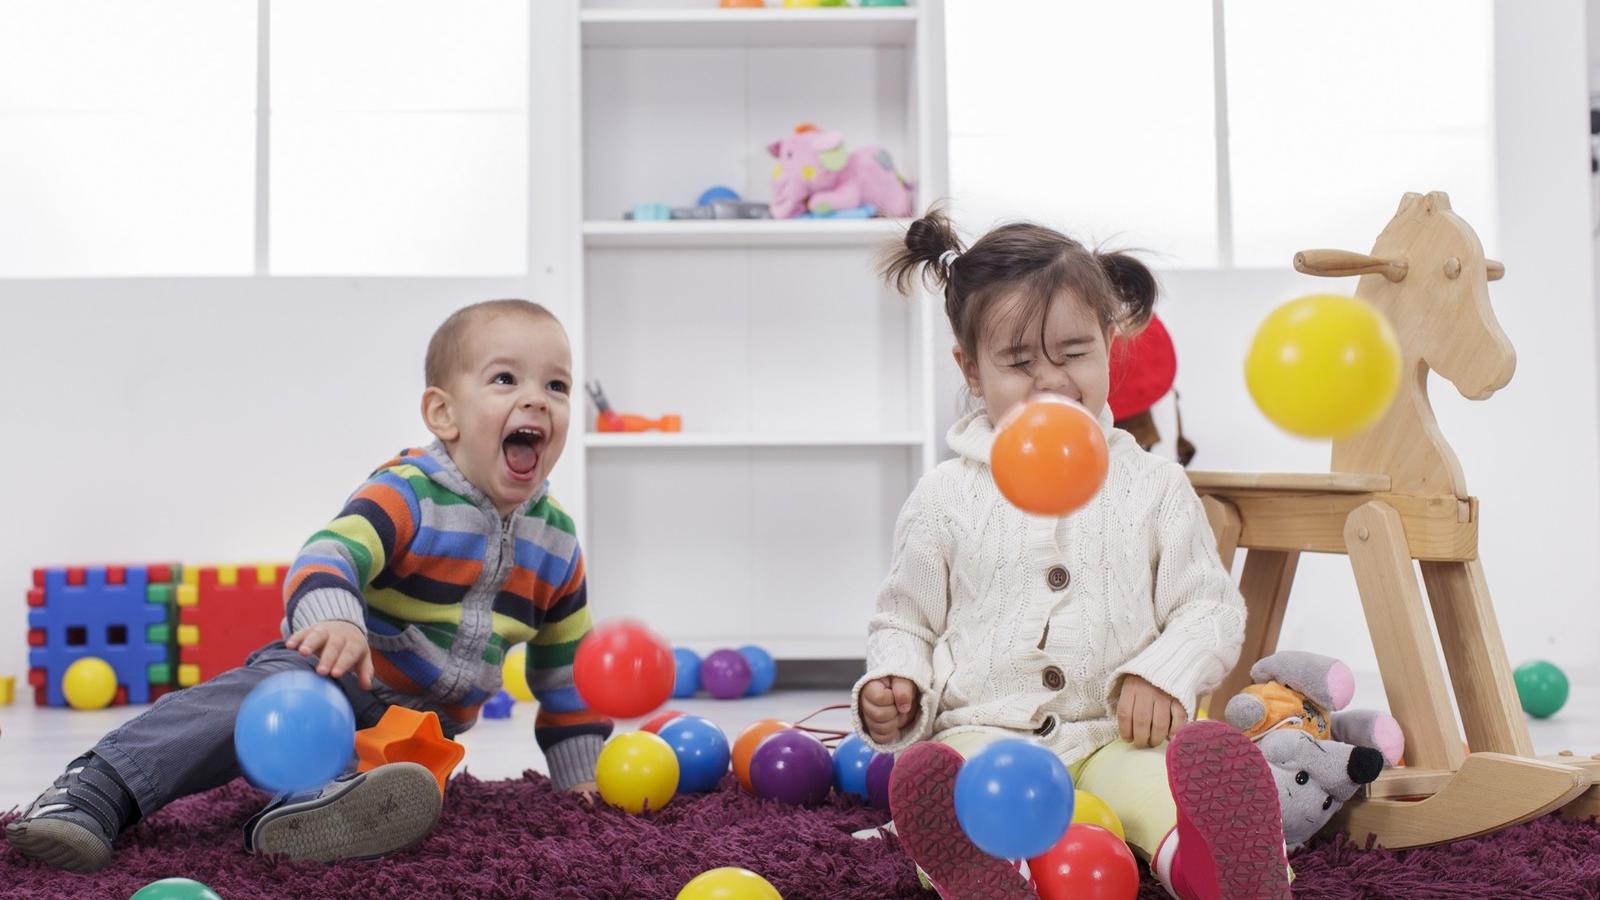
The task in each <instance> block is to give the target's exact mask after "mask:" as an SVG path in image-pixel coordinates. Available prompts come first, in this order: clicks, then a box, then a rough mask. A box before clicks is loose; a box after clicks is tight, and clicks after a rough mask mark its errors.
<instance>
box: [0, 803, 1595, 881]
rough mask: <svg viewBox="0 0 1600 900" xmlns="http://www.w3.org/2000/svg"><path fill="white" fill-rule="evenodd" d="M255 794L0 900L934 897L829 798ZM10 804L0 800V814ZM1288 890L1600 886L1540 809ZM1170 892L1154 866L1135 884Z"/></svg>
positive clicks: (1330, 846) (1580, 837) (31, 869)
mask: <svg viewBox="0 0 1600 900" xmlns="http://www.w3.org/2000/svg"><path fill="white" fill-rule="evenodd" d="M264 800H265V796H264V795H262V794H260V793H258V792H256V791H255V790H253V789H252V788H250V787H249V786H248V785H246V784H245V783H244V782H242V781H236V782H234V783H233V784H230V785H227V786H225V787H221V788H218V789H217V790H215V791H211V792H209V793H206V794H201V795H197V796H194V797H189V798H187V799H184V800H180V801H178V802H177V803H174V804H172V805H171V806H170V807H168V808H167V809H165V810H162V811H161V812H160V813H158V814H157V815H155V816H153V817H151V818H150V819H149V820H148V821H146V822H143V823H141V824H140V825H139V826H138V827H136V828H134V829H133V830H132V831H130V832H129V833H128V834H126V835H124V836H123V837H122V839H121V840H120V841H118V844H117V857H116V861H115V862H114V863H113V864H112V865H111V866H110V867H109V868H108V869H106V870H105V871H102V872H98V873H96V874H94V875H72V874H68V873H65V872H59V871H56V870H53V869H48V868H44V867H41V866H38V865H34V864H32V863H28V862H26V861H24V860H23V859H22V858H21V857H20V856H19V855H18V854H17V853H16V852H15V851H13V850H12V849H11V848H10V847H9V846H6V845H4V844H3V843H0V894H3V896H5V897H8V898H74V900H78V898H86V897H108V898H126V897H128V896H129V895H130V894H132V893H133V892H134V891H136V890H138V889H139V888H140V887H142V886H144V885H145V884H148V883H149V882H151V881H155V880H157V879H160V878H170V877H175V876H181V877H185V878H193V879H195V880H196V881H200V882H203V883H205V884H208V885H210V886H211V887H212V888H213V889H214V890H216V891H217V893H219V894H221V895H222V896H223V897H224V898H226V900H244V898H255V897H274V898H277V897H295V898H303V900H317V898H339V900H346V898H359V897H381V898H385V900H400V898H409V897H428V898H445V897H473V898H510V897H534V898H547V897H548V898H559V900H612V898H615V900H622V898H628V900H635V898H667V900H670V898H672V897H673V896H674V895H675V894H676V893H677V891H678V888H680V887H681V886H682V885H683V884H684V883H685V882H686V881H688V880H689V879H690V878H692V877H693V876H695V875H697V874H699V873H700V872H703V871H705V870H707V869H713V868H716V867H718V866H743V867H745V868H748V869H752V870H754V871H756V872H759V873H761V874H762V875H764V876H765V877H766V878H767V879H768V880H770V881H771V882H772V883H773V884H774V885H775V886H776V887H777V888H778V890H779V892H781V893H782V894H783V896H784V897H785V898H786V900H806V898H818V900H823V898H825V900H901V898H904V900H930V898H931V897H932V895H931V894H927V893H924V892H922V891H921V890H919V889H918V887H917V876H916V871H915V869H914V867H913V866H912V864H911V861H910V860H909V859H908V858H907V857H906V856H905V855H904V854H903V853H902V852H901V851H900V849H899V846H898V844H897V843H896V842H895V841H894V840H893V839H892V838H891V839H886V840H884V841H862V840H857V839H855V838H853V837H851V832H853V831H856V830H858V829H862V828H867V827H871V826H873V825H877V824H880V823H881V822H882V821H883V816H882V815H881V814H879V813H876V812H873V811H872V810H869V809H863V808H861V807H859V806H855V805H851V804H848V803H846V802H845V801H843V800H840V799H839V798H837V797H835V798H832V799H830V800H829V802H828V803H827V804H826V805H824V806H821V807H817V808H813V809H798V808H795V807H789V806H781V805H779V804H776V803H772V802H768V801H760V800H755V799H753V798H750V797H747V796H745V795H743V794H741V793H740V792H739V791H738V789H737V787H736V786H735V783H734V781H733V779H732V778H731V777H729V778H728V779H726V780H724V782H723V784H722V786H721V788H720V789H719V790H718V791H716V792H715V793H711V794H705V795H693V796H689V797H680V798H678V799H676V800H674V801H673V802H672V804H671V805H669V806H668V807H667V808H666V809H665V810H663V811H662V812H661V813H659V814H656V815H652V816H644V817H640V816H629V815H626V814H624V813H621V812H619V811H617V810H614V809H610V808H608V807H604V806H602V805H598V804H597V805H595V806H593V807H591V806H590V805H589V804H588V803H587V802H586V801H585V800H583V799H582V798H580V797H576V796H572V795H568V794H560V793H557V792H556V791H554V790H553V789H552V788H551V787H550V782H549V781H548V780H546V779H545V778H544V777H543V776H540V775H536V774H533V773H528V774H525V775H524V776H523V777H522V778H521V779H519V780H514V781H479V780H478V779H476V778H473V777H472V776H471V775H461V776H458V777H457V778H456V779H455V780H454V781H452V782H451V787H450V794H449V797H448V799H447V802H446V804H445V811H444V817H443V819H441V820H440V822H439V826H438V828H436V829H435V830H434V833H433V835H432V836H431V837H430V838H429V839H428V840H427V841H425V842H423V843H422V844H421V845H419V846H418V847H415V848H413V849H411V850H409V851H406V852H405V853H402V854H399V855H397V856H394V857H390V858H388V859H384V860H381V861H376V862H347V863H339V864H336V865H331V866H323V865H314V864H294V863H289V862H284V861H282V860H269V859H262V858H259V857H252V856H247V855H245V854H244V853H243V852H242V850H241V849H240V836H239V827H240V825H242V824H243V822H244V820H245V819H247V818H248V817H249V816H250V815H251V814H252V813H253V812H255V810H256V809H257V808H258V807H259V806H260V805H261V803H262V802H264ZM12 818H14V814H7V815H4V816H0V825H3V824H4V823H5V822H7V821H9V820H10V819H12ZM1293 863H1294V867H1295V871H1296V873H1297V874H1298V880H1297V881H1296V882H1295V891H1294V892H1295V895H1296V896H1297V897H1305V898H1315V900H1345V898H1397V900H1398V898H1406V900H1419V898H1434V897H1438V898H1444V897H1452V898H1485V900H1487V898H1495V900H1507V898H1530V900H1531V898H1539V900H1552V898H1600V826H1597V825H1595V824H1593V823H1587V822H1570V821H1564V820H1562V819H1558V818H1554V817H1551V818H1546V819H1541V820H1539V821H1536V822H1532V823H1529V824H1527V825H1523V826H1521V827H1519V828H1515V829H1511V830H1509V831H1506V832H1503V833H1501V834H1498V835H1494V836H1491V837H1488V838H1483V839H1480V840H1475V841H1464V842H1461V843H1458V844H1455V845H1452V846H1449V847H1437V848H1430V849H1425V850H1415V851H1411V852H1409V853H1389V852H1387V851H1382V850H1373V851H1364V850H1358V849H1357V848H1355V847H1354V846H1353V845H1351V844H1350V842H1348V841H1346V840H1344V839H1342V838H1335V839H1333V840H1331V841H1328V842H1325V843H1322V844H1320V845H1318V846H1316V847H1313V848H1311V849H1309V850H1306V851H1304V852H1302V853H1299V854H1297V855H1296V856H1295V857H1294V860H1293ZM1163 896H1165V895H1164V893H1163V892H1162V891H1161V890H1160V888H1158V887H1156V886H1155V885H1154V884H1153V883H1151V882H1150V881H1149V880H1148V878H1147V880H1146V883H1145V885H1144V889H1143V890H1142V891H1141V892H1140V894H1139V897H1140V900H1158V898H1161V897H1163Z"/></svg>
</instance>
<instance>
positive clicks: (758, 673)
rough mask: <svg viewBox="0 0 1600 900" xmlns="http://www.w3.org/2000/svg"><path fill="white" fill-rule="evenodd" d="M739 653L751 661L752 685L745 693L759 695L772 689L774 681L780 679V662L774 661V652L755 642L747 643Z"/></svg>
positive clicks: (748, 695) (747, 660)
mask: <svg viewBox="0 0 1600 900" xmlns="http://www.w3.org/2000/svg"><path fill="white" fill-rule="evenodd" d="M739 655H740V656H743V657H744V658H745V661H746V662H748V663H750V686H749V687H747V688H745V689H744V695H745V696H746V697H759V696H761V695H762V694H765V693H766V692H767V691H770V690H772V683H773V682H774V681H777V680H778V664H777V663H775V662H773V661H772V654H771V653H768V652H767V651H765V650H763V649H761V648H760V647H757V646H756V645H755V644H745V645H744V646H743V647H740V648H739Z"/></svg>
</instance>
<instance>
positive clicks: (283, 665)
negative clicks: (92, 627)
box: [93, 641, 388, 816]
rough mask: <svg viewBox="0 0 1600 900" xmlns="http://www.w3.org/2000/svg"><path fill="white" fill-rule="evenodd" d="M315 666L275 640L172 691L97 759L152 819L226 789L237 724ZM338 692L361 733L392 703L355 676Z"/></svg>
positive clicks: (113, 736)
mask: <svg viewBox="0 0 1600 900" xmlns="http://www.w3.org/2000/svg"><path fill="white" fill-rule="evenodd" d="M316 666H317V664H316V662H315V661H314V660H312V659H308V658H306V657H304V656H301V655H300V653H299V651H296V650H290V649H288V648H287V647H285V646H284V645H283V642H282V641H275V642H273V643H271V644H268V645H267V646H265V647H262V648H261V649H260V650H257V651H256V652H254V653H252V654H250V658H249V659H247V660H245V664H244V665H242V666H240V667H239V668H237V669H230V670H228V671H226V672H223V673H222V674H221V675H218V676H216V677H215V678H212V679H211V680H209V681H203V682H201V683H200V684H197V685H195V686H194V687H189V688H184V689H183V690H181V691H173V692H172V693H170V694H167V695H166V696H164V697H162V698H161V699H160V700H157V701H156V702H155V705H154V706H151V707H150V708H149V709H147V710H145V711H144V712H142V713H140V714H139V715H138V716H136V717H135V718H133V719H130V720H128V721H127V722H125V723H123V725H122V727H121V728H118V729H117V730H115V731H113V732H111V733H110V734H108V735H106V736H105V737H103V738H101V739H100V743H98V744H96V745H95V747H94V751H93V752H94V755H96V756H98V757H100V758H101V759H103V760H105V761H106V763H108V764H109V765H110V766H111V767H112V768H113V769H115V770H116V771H117V775H118V777H120V778H121V779H122V783H123V784H125V785H127V786H128V790H130V791H132V792H133V798H134V800H135V801H136V802H137V803H138V804H139V813H140V815H142V816H148V815H151V814H152V813H154V812H155V811H156V810H158V809H160V808H161V807H163V806H166V805H167V804H168V803H171V802H172V801H174V800H176V799H178V798H179V797H187V796H188V795H190V794H197V793H199V792H201V791H206V790H210V789H211V788H214V787H218V786H220V785H224V784H227V783H228V782H230V781H232V780H233V779H235V778H238V777H239V775H240V774H241V773H240V771H239V760H238V758H237V757H236V756H235V755H234V752H233V720H234V718H235V717H236V716H237V715H238V712H239V705H240V704H241V703H243V702H244V698H245V696H246V695H247V694H249V693H250V691H251V689H253V688H254V687H255V686H256V685H258V684H260V683H261V682H262V681H263V680H264V679H266V678H267V677H268V676H270V675H276V674H278V673H279V672H294V671H315V670H316ZM339 687H340V688H342V689H343V690H344V695H345V697H347V698H349V700H350V708H351V709H352V710H354V712H355V718H356V728H370V727H371V726H373V725H376V724H377V722H378V719H380V718H382V717H383V713H384V710H386V709H387V708H388V704H386V703H384V702H383V701H382V700H379V699H378V698H377V697H375V696H373V695H372V693H371V692H370V691H364V690H362V689H361V686H360V685H359V684H357V683H356V676H355V674H354V673H346V674H345V676H344V677H343V678H340V679H339Z"/></svg>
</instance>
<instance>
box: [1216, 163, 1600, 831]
mask: <svg viewBox="0 0 1600 900" xmlns="http://www.w3.org/2000/svg"><path fill="white" fill-rule="evenodd" d="M1294 266H1295V268H1296V269H1297V270H1299V271H1300V272H1304V273H1306V274H1309V275H1322V276H1330V277H1338V276H1348V275H1360V276H1361V280H1360V282H1359V283H1358V286H1357V288H1356V295H1357V296H1358V297H1361V298H1362V299H1364V300H1366V301H1368V302H1370V303H1372V304H1373V305H1374V306H1376V307H1377V308H1378V309H1379V310H1380V311H1381V312H1382V313H1383V314H1384V315H1385V316H1386V317H1387V318H1388V320H1389V322H1390V323H1391V324H1392V325H1393V326H1394V330H1395V334H1396V335H1397V336H1398V337H1399V341H1400V352H1401V370H1400V371H1401V383H1400V389H1399V392H1398V393H1397V395H1396V397H1395V400H1394V403H1393V405H1391V406H1390V408H1389V410H1388V412H1387V413H1386V414H1385V415H1384V417H1383V418H1382V419H1381V420H1379V422H1378V423H1377V424H1376V425H1374V426H1373V427H1372V428H1371V429H1370V430H1368V431H1367V432H1365V433H1364V434H1361V435H1359V436H1357V437H1353V438H1349V439H1346V440H1341V441H1335V442H1334V444H1333V464H1332V466H1331V471H1330V472H1329V473H1327V474H1287V475H1279V474H1249V473H1235V472H1192V473H1190V478H1191V480H1192V481H1193V483H1194V487H1195V490H1196V491H1197V492H1199V494H1200V496H1201V497H1202V498H1203V502H1204V503H1205V507H1206V514H1207V516H1208V518H1209V519H1210V522H1211V527H1212V530H1213V531H1214V532H1215V533H1216V535H1217V543H1218V548H1219V550H1220V552H1221V555H1222V560H1223V563H1224V564H1225V565H1228V566H1229V567H1230V568H1231V567H1232V562H1233V557H1234V554H1235V551H1236V550H1238V549H1239V548H1246V549H1247V551H1248V552H1247V553H1246V557H1245V563H1244V571H1243V573H1242V574H1241V576H1240V584H1239V588H1240V591H1241V593H1243V594H1244V597H1245V603H1246V606H1247V609H1248V615H1249V618H1248V621H1247V624H1246V626H1245V627H1246V633H1245V644H1244V649H1243V652H1242V653H1241V655H1240V660H1239V664H1238V666H1237V667H1236V668H1235V669H1234V671H1233V672H1232V673H1230V675H1229V676H1228V678H1227V680H1225V681H1224V682H1223V684H1222V685H1221V686H1220V687H1219V688H1218V689H1217V691H1216V692H1215V694H1214V695H1213V696H1214V697H1216V698H1218V700H1219V701H1220V702H1225V701H1226V700H1227V698H1229V697H1232V696H1233V695H1234V694H1236V693H1238V691H1239V690H1240V689H1241V688H1243V687H1244V686H1245V685H1246V684H1248V683H1249V682H1250V667H1251V665H1253V664H1254V663H1255V661H1256V660H1258V659H1260V658H1261V657H1263V656H1266V655H1268V654H1270V653H1272V652H1274V650H1275V649H1276V647H1277V642H1278V633H1279V630H1280V629H1281V627H1282V625H1283V613H1284V607H1285V605H1286V603H1287V601H1288V598H1289V588H1290V585H1291V584H1292V582H1293V580H1294V570H1295V564H1296V562H1297V560H1298V559H1299V556H1300V554H1301V553H1306V552H1313V553H1342V554H1345V555H1348V556H1349V557H1350V562H1351V566H1352V567H1353V568H1354V570H1355V578H1356V586H1357V589H1358V592H1359V593H1360V595H1361V605H1362V609H1363V611H1364V612H1365V614H1366V618H1367V626H1368V629H1369V630H1370V632H1371V634H1372V643H1373V648H1374V650H1376V652H1377V657H1378V665H1379V669H1380V670H1381V673H1382V677H1383V684H1384V689H1385V692H1386V693H1387V695H1388V698H1389V706H1390V711H1391V713H1393V715H1394V717H1395V718H1396V719H1398V720H1399V722H1400V725H1401V729H1402V730H1403V731H1404V732H1405V737H1406V751H1405V755H1406V761H1407V763H1408V765H1407V766H1405V767H1401V768H1396V769H1391V770H1388V771H1386V772H1385V773H1384V774H1383V776H1382V777H1380V778H1379V780H1378V781H1377V782H1375V783H1374V784H1372V785H1370V786H1368V788H1367V789H1366V791H1365V795H1364V796H1362V797H1361V798H1360V799H1352V801H1351V802H1350V803H1348V804H1347V805H1346V806H1345V807H1344V809H1343V810H1342V811H1341V813H1340V817H1339V821H1338V824H1337V826H1336V827H1340V828H1344V829H1347V830H1349V831H1350V833H1351V836H1352V837H1353V838H1355V840H1357V841H1358V842H1361V841H1365V840H1366V838H1367V837H1368V836H1369V835H1371V836H1374V837H1375V838H1376V840H1377V842H1378V843H1379V844H1380V845H1382V846H1386V847H1389V848H1393V849H1399V848H1404V847H1419V846H1425V845H1428V844H1436V843H1442V842H1446V841H1452V840H1458V839H1461V838H1467V837H1472V836H1474V835H1479V834H1485V833H1488V832H1492V831H1495V830H1498V829H1501V828H1505V827H1507V826H1510V825H1515V824H1517V823H1519V822H1524V821H1527V820H1529V819H1532V818H1534V817H1536V816H1540V815H1543V814H1545V813H1547V812H1550V811H1552V810H1555V809H1558V808H1561V807H1563V806H1566V805H1567V804H1569V803H1572V802H1573V801H1574V800H1578V798H1579V797H1580V795H1583V799H1581V800H1579V804H1580V805H1581V806H1582V807H1583V808H1584V809H1585V810H1586V811H1588V812H1590V813H1593V812H1596V811H1600V810H1597V809H1595V806H1596V797H1595V793H1596V791H1590V792H1589V793H1588V794H1585V791H1586V789H1588V788H1589V785H1590V781H1591V775H1593V776H1596V777H1600V761H1596V760H1590V759H1584V760H1581V761H1580V760H1578V759H1577V758H1575V757H1562V758H1560V759H1546V760H1539V759H1534V758H1532V757H1533V746H1532V742H1531V741H1530V739H1529V737H1528V727H1527V722H1526V721H1525V720H1524V719H1523V714H1522V710H1521V707H1520V705H1519V703H1518V700H1517V695H1516V690H1515V687H1514V683H1513V681H1512V677H1511V666H1510V665H1509V663H1508V662H1507V659H1506V652H1505V646H1504V644H1503V643H1502V641H1501V637H1500V626H1499V623H1498V622H1497V621H1496V620H1495V615H1494V608H1493V606H1492V604H1491V602H1490V599H1489V590H1488V586H1487V583H1486V582H1485V580H1484V575H1483V566H1482V564H1481V563H1480V562H1479V560H1478V501H1477V499H1476V498H1474V497H1473V496H1472V495H1471V494H1469V493H1468V492H1467V484H1466V479H1465V477H1464V476H1463V475H1462V472H1461V465H1460V463H1459V462H1457V460H1456V456H1455V453H1454V452H1453V451H1452V450H1451V449H1450V445H1449V444H1448V443H1446V442H1445V439H1444V435H1443V434H1442V433H1440V431H1439V427H1438V424H1437V423H1436V422H1435V421H1434V416H1433V408H1432V406H1431V405H1429V403H1428V381H1427V379H1428V370H1429V369H1432V370H1433V371H1435V372H1437V373H1439V375H1440V376H1441V377H1443V378H1445V379H1446V380H1448V381H1450V382H1451V383H1453V384H1454V385H1455V387H1456V389H1457V390H1459V391H1460V392H1461V394H1462V395H1463V396H1465V397H1467V398H1469V399H1472V400H1483V399H1487V398H1488V397H1489V396H1490V395H1492V394H1493V393H1494V392H1495V391H1496V390H1498V389H1500V388H1502V387H1504V386H1505V385H1506V383H1507V382H1509V381H1510V380H1511V375H1512V373H1513V372H1514V371H1515V369H1516V354H1515V351H1514V350H1513V349H1512V347H1511V343H1510V341H1508V340H1507V339H1506V336H1505V333H1504V332H1502V331H1501V330H1500V325H1499V323H1498V322H1497V321H1496V320H1495V316H1494V310H1493V309H1492V308H1491V307H1490V305H1489V289H1488V282H1489V281H1494V280H1497V279H1499V278H1500V277H1501V276H1502V275H1503V274H1504V271H1505V269H1504V267H1503V266H1501V265H1500V264H1499V263H1498V262H1495V261H1493V260H1486V259H1484V256H1483V248H1482V246H1481V245H1480V244H1479V242H1478V236H1477V235H1476V234H1475V233H1474V232H1473V230H1472V229H1471V227H1469V226H1468V225H1467V223H1466V222H1465V221H1463V220H1462V219H1461V218H1460V217H1459V216H1457V215H1456V214H1455V213H1453V212H1451V210H1450V200H1449V198H1448V197H1446V196H1445V195H1444V194H1443V193H1438V192H1435V193H1431V194H1427V195H1425V196H1424V195H1422V194H1415V193H1408V194H1406V195H1405V197H1404V198H1403V199H1402V200H1401V201H1400V209H1399V211H1398V212H1396V213H1395V216H1394V218H1393V219H1392V220H1390V222H1389V224H1388V226H1387V227H1386V228H1384V230H1383V233H1382V234H1380V235H1379V236H1378V240H1377V243H1376V244H1375V245H1374V246H1373V249H1372V253H1371V255H1362V254H1359V253H1350V252H1345V251H1339V250H1307V251H1304V252H1302V253H1298V254H1296V255H1295V259H1294ZM1413 560H1416V561H1417V562H1418V563H1419V564H1420V568H1421V570H1422V580H1423V583H1424V584H1425V585H1426V587H1427V594H1428V600H1429V603H1430V604H1431V607H1432V611H1433V620H1434V624H1435V625H1436V626H1437V628H1438V632H1439V643H1440V644H1441V645H1442V647H1443V650H1444V660H1445V664H1446V665H1447V666H1448V667H1449V670H1450V678H1451V683H1452V684H1453V686H1454V688H1455V697H1456V704H1457V706H1459V708H1460V710H1461V719H1462V724H1463V725H1464V726H1465V729H1466V739H1467V743H1468V744H1469V745H1470V746H1471V748H1472V751H1473V752H1471V753H1470V754H1469V753H1467V751H1466V750H1465V748H1464V746H1463V744H1462V739H1461V732H1460V729H1458V728H1457V725H1456V720H1455V712H1454V711H1453V710H1452V709H1451V705H1450V698H1449V695H1448V693H1447V689H1446V687H1445V679H1444V672H1443V670H1442V669H1441V667H1440V664H1439V655H1438V652H1437V651H1436V650H1435V647H1434V642H1433V636H1432V634H1431V633H1430V631H1429V628H1428V620H1427V612H1426V611H1425V610H1424V607H1423V602H1422V595H1421V593H1420V592H1419V591H1418V588H1417V579H1416V575H1415V571H1414V569H1413V563H1412V561H1413ZM1219 705H1220V704H1219ZM1212 708H1213V709H1216V708H1218V706H1217V705H1213V706H1212ZM1591 769H1592V770H1593V771H1591ZM1596 790H1597V791H1600V789H1596ZM1419 798H1421V799H1419Z"/></svg>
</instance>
